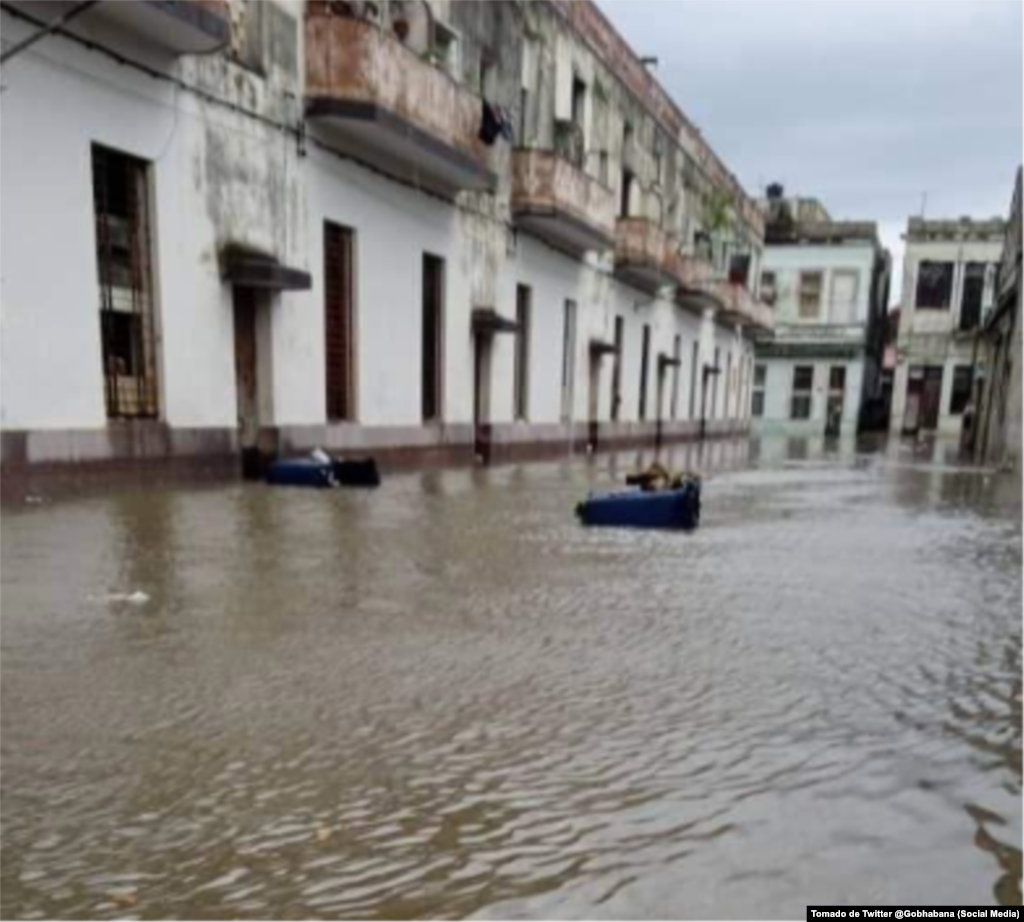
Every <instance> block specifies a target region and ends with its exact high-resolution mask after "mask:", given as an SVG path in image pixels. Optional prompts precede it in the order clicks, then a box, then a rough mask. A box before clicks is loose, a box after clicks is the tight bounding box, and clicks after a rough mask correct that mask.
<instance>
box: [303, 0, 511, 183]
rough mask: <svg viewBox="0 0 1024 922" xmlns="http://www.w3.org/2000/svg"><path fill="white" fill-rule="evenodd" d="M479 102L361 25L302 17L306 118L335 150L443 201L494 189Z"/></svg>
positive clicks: (379, 33)
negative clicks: (334, 145) (329, 141)
mask: <svg viewBox="0 0 1024 922" xmlns="http://www.w3.org/2000/svg"><path fill="white" fill-rule="evenodd" d="M482 108H483V101H482V100H481V98H480V97H479V96H477V95H476V94H474V93H471V92H470V91H469V90H467V89H466V88H465V87H464V86H462V85H461V84H459V83H458V82H456V81H455V80H454V79H453V78H452V77H451V76H449V74H448V73H447V72H445V71H443V70H441V69H440V68H438V67H435V66H433V65H432V64H430V63H429V62H427V61H425V60H424V59H423V58H421V57H420V56H419V55H418V54H416V53H415V52H414V51H413V50H411V49H410V48H408V47H406V46H405V45H404V44H402V42H400V41H399V40H398V39H397V38H396V37H395V36H393V35H391V34H390V33H388V32H385V31H384V30H383V29H381V28H380V27H379V26H377V25H376V24H374V23H372V22H368V21H366V20H363V19H358V18H352V17H345V16H332V15H329V14H326V13H313V12H310V13H309V14H307V17H306V115H307V117H308V118H309V119H310V120H311V121H312V122H313V123H314V124H315V125H317V126H318V127H319V128H321V129H322V130H323V131H324V132H325V133H326V134H328V135H329V136H330V138H331V141H332V142H333V143H334V144H336V145H337V146H338V147H339V148H340V149H342V150H344V151H345V152H347V153H350V154H352V155H354V156H358V157H361V158H363V159H365V160H367V161H368V162H370V163H372V164H373V165H374V166H375V167H377V168H378V169H380V170H382V171H384V172H386V173H388V174H390V175H392V176H395V177H396V178H398V179H401V180H404V181H407V182H410V183H413V184H416V185H420V186H423V187H424V188H427V189H429V190H430V191H433V192H436V193H438V194H440V195H444V196H446V197H453V196H454V195H455V194H456V193H458V192H461V191H465V190H485V189H493V188H494V186H495V185H496V183H497V177H496V176H495V174H494V172H493V171H492V170H491V169H490V165H489V162H488V155H487V148H486V146H485V145H484V144H483V142H482V141H480V139H479V138H478V137H477V133H478V131H479V129H480V121H481V115H482Z"/></svg>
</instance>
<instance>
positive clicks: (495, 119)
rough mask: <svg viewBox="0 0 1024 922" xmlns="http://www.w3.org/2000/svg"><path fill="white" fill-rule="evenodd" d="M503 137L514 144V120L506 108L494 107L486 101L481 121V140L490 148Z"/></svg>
mask: <svg viewBox="0 0 1024 922" xmlns="http://www.w3.org/2000/svg"><path fill="white" fill-rule="evenodd" d="M499 136H500V137H503V138H504V139H505V140H506V141H508V142H509V143H512V140H513V138H514V137H515V132H514V131H513V129H512V118H511V116H510V114H509V112H508V110H507V109H506V108H505V107H504V106H498V105H492V104H491V103H489V102H488V101H487V100H486V99H485V100H484V101H483V114H482V117H481V120H480V133H479V137H480V140H481V141H483V142H484V144H486V145H488V146H490V145H492V144H494V142H495V141H496V140H497V139H498V137H499Z"/></svg>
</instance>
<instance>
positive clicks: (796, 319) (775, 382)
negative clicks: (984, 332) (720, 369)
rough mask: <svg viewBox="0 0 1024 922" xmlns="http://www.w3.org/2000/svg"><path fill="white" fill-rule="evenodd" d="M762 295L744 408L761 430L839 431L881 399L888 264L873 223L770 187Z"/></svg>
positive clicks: (845, 431) (848, 431)
mask: <svg viewBox="0 0 1024 922" xmlns="http://www.w3.org/2000/svg"><path fill="white" fill-rule="evenodd" d="M762 204H763V207H764V208H765V210H766V214H767V219H766V224H765V244H766V245H765V251H764V263H763V269H762V274H761V295H762V298H765V299H770V300H771V301H772V303H773V304H774V307H775V319H776V323H775V336H774V339H772V340H767V341H762V342H759V343H757V345H756V349H755V357H756V365H755V369H754V389H753V393H752V396H751V413H752V416H753V418H754V420H755V423H756V426H757V428H758V430H760V431H768V432H770V431H783V432H788V433H806V434H828V435H847V434H852V433H854V432H856V431H857V427H858V423H859V420H860V416H861V412H862V408H863V407H864V405H865V402H866V401H868V400H875V401H877V400H878V399H879V398H880V389H879V388H880V369H881V362H882V348H883V343H884V334H885V329H884V328H885V314H886V305H887V303H888V293H889V276H890V271H891V269H890V266H891V261H890V258H889V254H888V252H887V251H886V250H885V249H883V248H882V246H881V244H880V242H879V238H878V228H877V226H876V225H875V224H874V223H872V222H866V221H836V220H833V219H832V217H831V215H830V214H829V213H828V211H827V210H826V208H825V207H824V206H823V205H822V204H821V203H820V202H819V201H818V200H817V199H809V198H785V197H783V190H782V188H781V187H780V186H777V185H775V186H771V187H769V189H768V197H767V199H766V200H764V202H763V203H762Z"/></svg>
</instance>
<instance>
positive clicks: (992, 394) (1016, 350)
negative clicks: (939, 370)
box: [975, 168, 1024, 473]
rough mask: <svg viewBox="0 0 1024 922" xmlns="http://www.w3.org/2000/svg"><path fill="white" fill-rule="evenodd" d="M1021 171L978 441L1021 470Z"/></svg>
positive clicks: (986, 349)
mask: <svg viewBox="0 0 1024 922" xmlns="http://www.w3.org/2000/svg"><path fill="white" fill-rule="evenodd" d="M1021 251H1022V246H1021V171H1020V169H1019V168H1018V170H1017V183H1016V186H1015V187H1014V191H1013V202H1012V204H1011V205H1010V220H1009V224H1008V225H1007V229H1006V242H1005V244H1004V246H1003V255H1002V259H1001V260H1000V262H999V270H998V273H997V275H996V289H995V298H994V304H993V308H992V310H991V311H990V312H989V314H988V315H987V317H986V318H985V320H984V324H983V328H982V348H981V352H982V355H983V362H984V370H985V375H984V378H983V383H982V396H981V400H980V412H979V419H978V423H977V427H976V431H977V440H976V443H975V447H976V452H977V456H978V458H979V460H981V461H982V462H984V463H986V464H998V465H1001V466H1002V465H1005V466H1007V467H1009V468H1011V469H1013V470H1014V471H1016V472H1018V473H1019V472H1020V460H1021V414H1022V412H1024V405H1022V393H1021V391H1022V387H1021V364H1022V359H1021V322H1020V314H1021V287H1022V286H1021V281H1022V280H1021Z"/></svg>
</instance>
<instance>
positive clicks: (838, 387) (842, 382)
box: [825, 365, 846, 438]
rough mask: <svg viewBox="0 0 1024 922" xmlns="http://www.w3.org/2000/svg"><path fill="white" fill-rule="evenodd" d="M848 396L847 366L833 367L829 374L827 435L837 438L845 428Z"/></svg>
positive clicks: (826, 405) (826, 406)
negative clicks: (844, 412) (844, 411)
mask: <svg viewBox="0 0 1024 922" xmlns="http://www.w3.org/2000/svg"><path fill="white" fill-rule="evenodd" d="M845 394H846V366H845V365H833V366H832V368H830V369H829V373H828V399H827V400H826V402H825V435H826V436H828V437H830V438H834V437H837V436H838V435H839V434H840V432H841V431H842V428H843V404H844V402H845V400H844V398H845Z"/></svg>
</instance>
